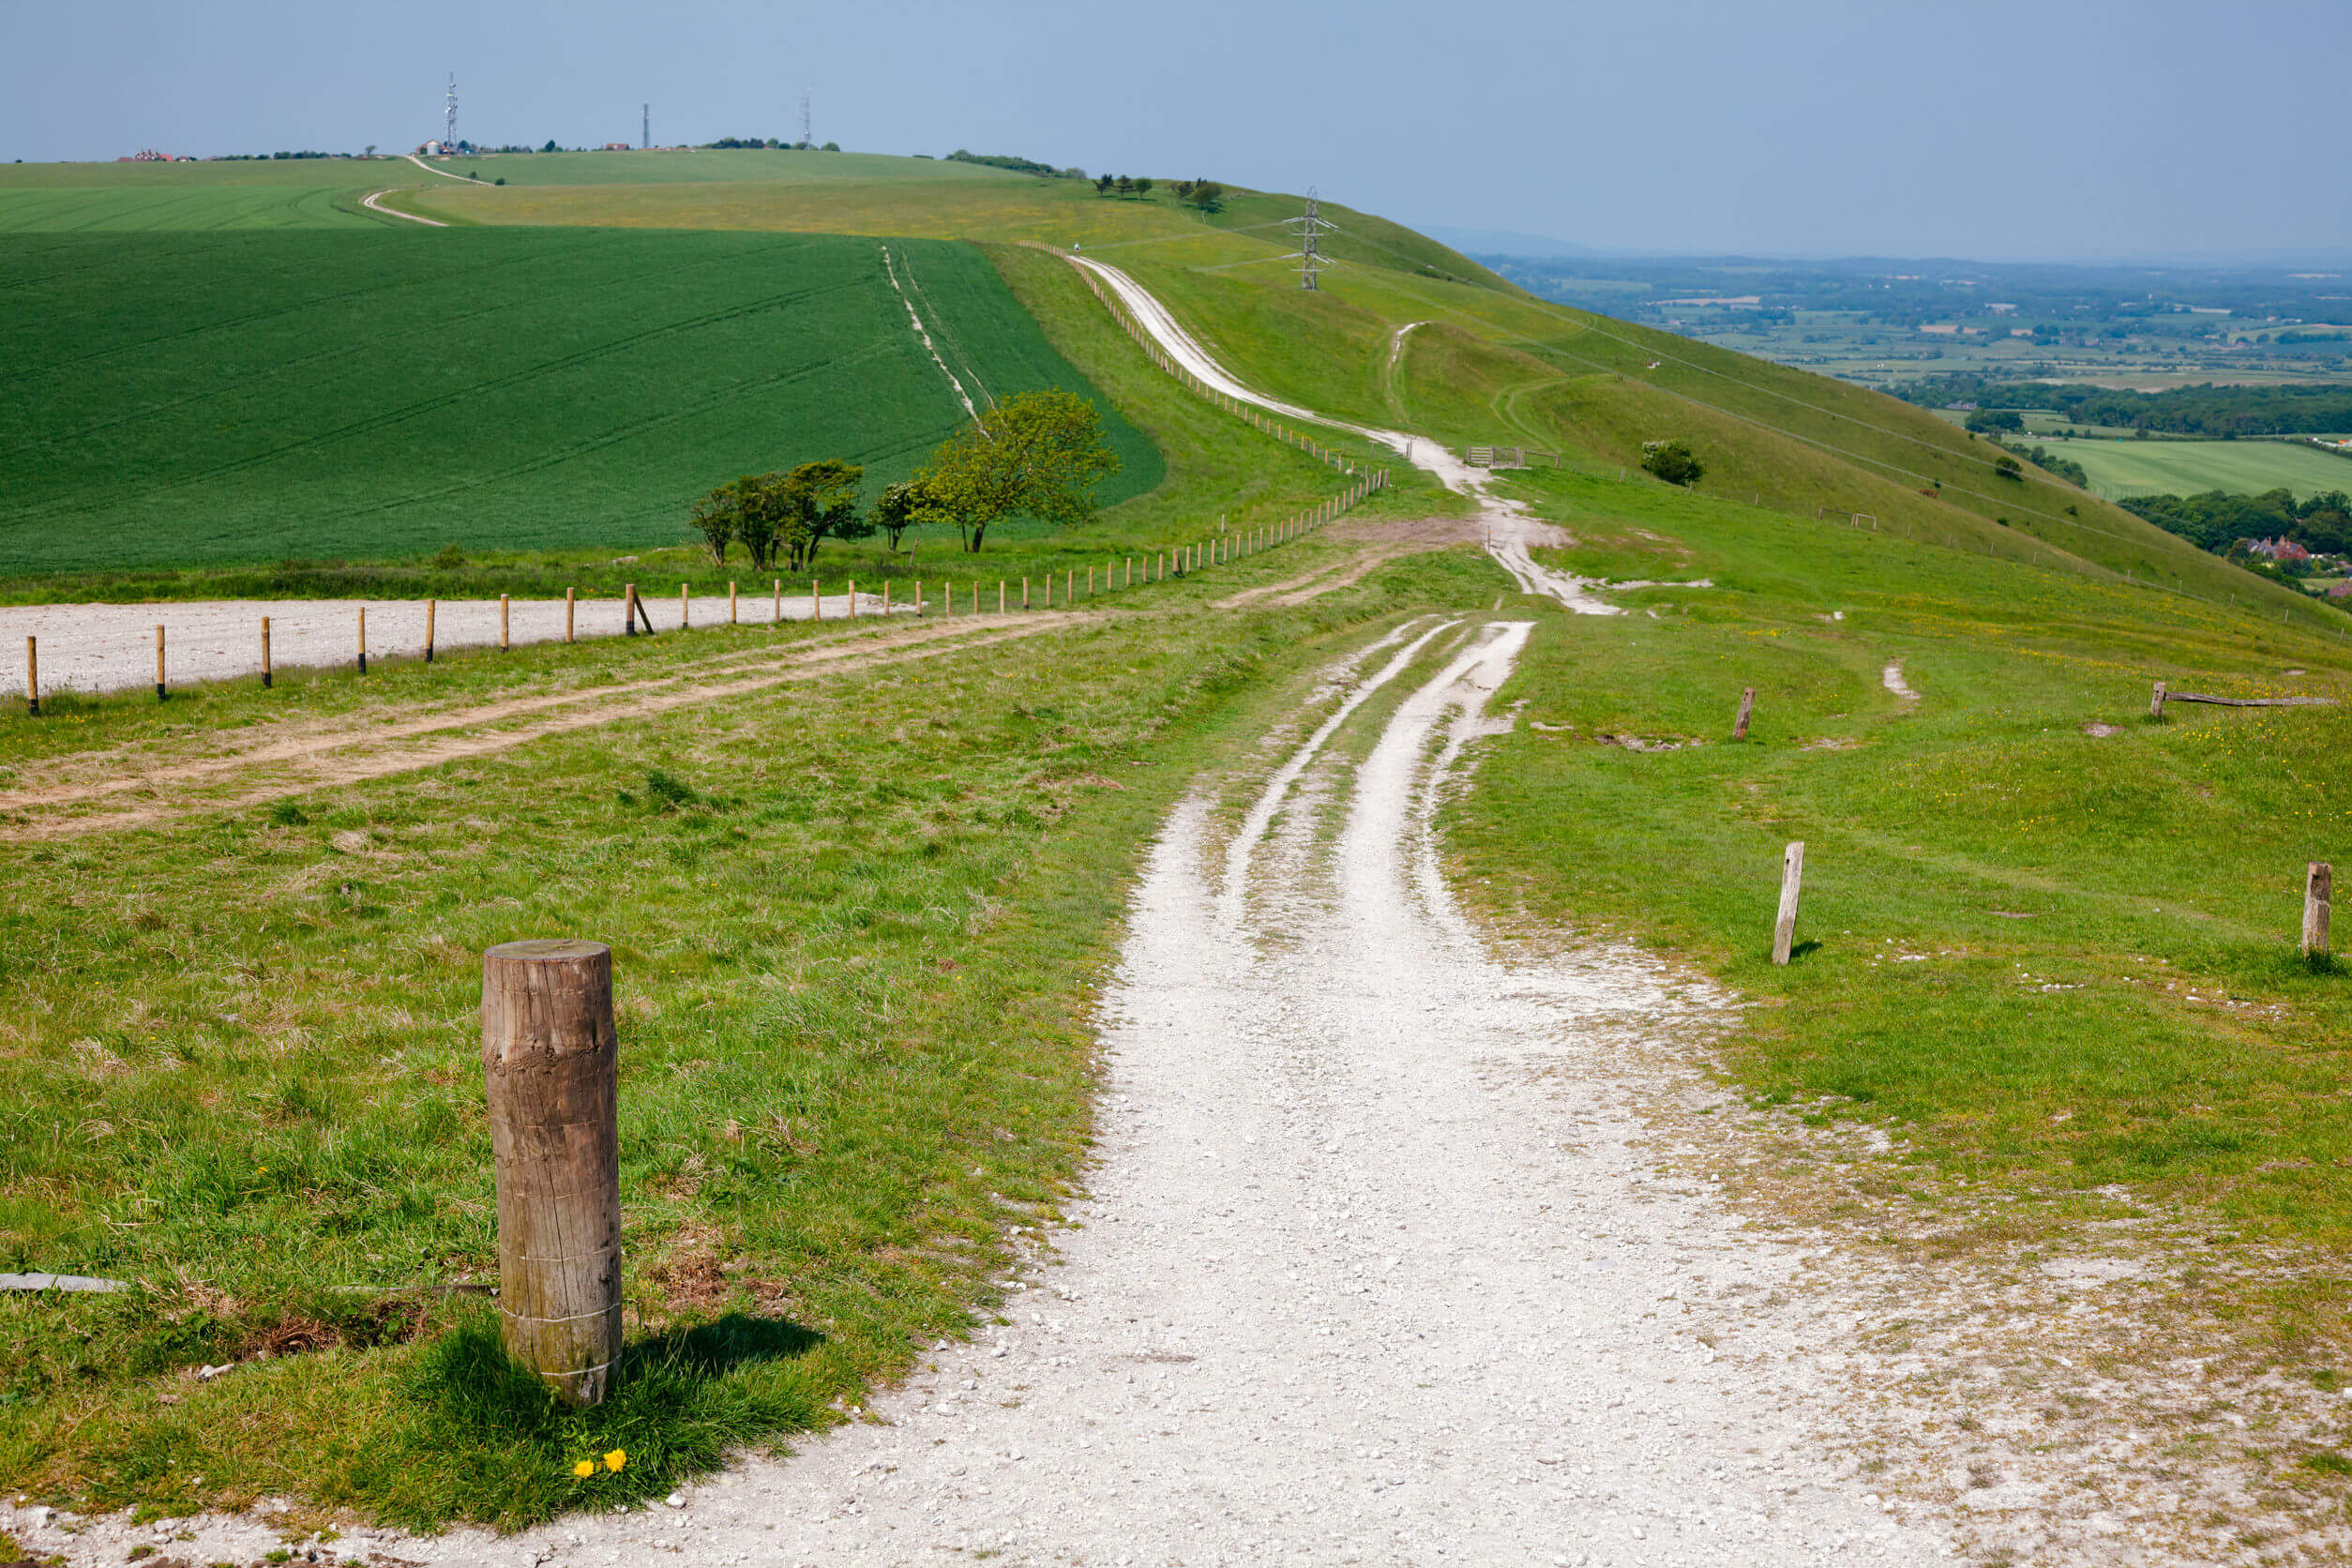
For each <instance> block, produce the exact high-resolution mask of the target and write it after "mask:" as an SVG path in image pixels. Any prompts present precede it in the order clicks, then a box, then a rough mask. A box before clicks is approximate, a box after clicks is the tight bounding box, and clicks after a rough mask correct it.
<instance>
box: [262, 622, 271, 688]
mask: <svg viewBox="0 0 2352 1568" xmlns="http://www.w3.org/2000/svg"><path fill="white" fill-rule="evenodd" d="M269 678H270V676H269V617H268V616H266V615H264V616H263V617H262V689H263V690H264V691H267V690H268V689H269Z"/></svg>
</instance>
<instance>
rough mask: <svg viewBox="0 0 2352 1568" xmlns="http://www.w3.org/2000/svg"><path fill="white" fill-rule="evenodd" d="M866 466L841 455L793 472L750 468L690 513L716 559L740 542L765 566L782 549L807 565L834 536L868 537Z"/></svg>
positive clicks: (790, 561)
mask: <svg viewBox="0 0 2352 1568" xmlns="http://www.w3.org/2000/svg"><path fill="white" fill-rule="evenodd" d="M865 477H866V470H865V469H863V468H861V467H859V466H858V465H857V464H856V463H852V462H843V461H842V460H839V459H838V458H824V459H822V460H818V461H816V462H805V463H802V464H801V465H800V466H799V467H798V468H795V469H793V470H792V472H791V473H789V474H786V473H769V474H746V475H744V476H743V477H742V478H740V479H736V480H733V481H732V482H731V483H728V484H724V485H721V486H719V487H718V488H717V489H716V490H713V491H711V492H710V493H709V494H708V495H706V496H704V497H702V499H701V500H700V501H698V502H696V503H695V504H694V510H693V512H692V513H691V514H690V515H689V517H688V521H689V522H690V523H691V524H692V525H693V528H694V531H695V532H696V533H698V534H700V535H702V543H703V546H704V548H706V549H707V550H710V552H711V561H712V564H713V565H725V564H726V561H727V547H728V546H729V545H731V544H739V545H741V546H743V548H744V553H746V555H749V556H750V557H751V564H752V565H754V566H756V567H758V568H759V569H760V570H761V571H767V570H769V569H770V568H772V567H773V566H774V565H776V557H777V555H778V554H781V555H782V556H783V557H784V560H785V564H786V565H788V566H791V567H793V568H798V567H800V566H803V565H807V563H808V561H809V558H810V557H812V556H814V555H815V554H816V553H817V547H818V546H819V545H821V544H822V543H823V542H824V541H825V540H826V539H828V538H840V539H854V538H863V537H865V536H866V535H868V534H871V533H872V532H873V531H874V525H873V524H872V523H870V522H867V521H866V520H863V519H861V518H860V517H859V516H858V511H857V488H858V485H859V484H860V483H861V482H862V481H863V480H864V479H865Z"/></svg>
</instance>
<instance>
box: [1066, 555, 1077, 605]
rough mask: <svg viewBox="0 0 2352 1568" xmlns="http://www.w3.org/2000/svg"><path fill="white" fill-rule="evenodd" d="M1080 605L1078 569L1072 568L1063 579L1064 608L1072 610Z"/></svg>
mask: <svg viewBox="0 0 2352 1568" xmlns="http://www.w3.org/2000/svg"><path fill="white" fill-rule="evenodd" d="M1077 604H1078V568H1077V567H1076V566H1072V567H1071V568H1070V569H1069V570H1068V571H1067V572H1064V573H1063V577H1062V608H1063V609H1064V610H1070V609H1073V608H1075V607H1076V606H1077Z"/></svg>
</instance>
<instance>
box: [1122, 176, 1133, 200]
mask: <svg viewBox="0 0 2352 1568" xmlns="http://www.w3.org/2000/svg"><path fill="white" fill-rule="evenodd" d="M1119 194H1120V195H1122V196H1132V195H1134V194H1135V181H1133V180H1131V179H1129V178H1127V176H1126V175H1124V174H1122V175H1120V176H1119Z"/></svg>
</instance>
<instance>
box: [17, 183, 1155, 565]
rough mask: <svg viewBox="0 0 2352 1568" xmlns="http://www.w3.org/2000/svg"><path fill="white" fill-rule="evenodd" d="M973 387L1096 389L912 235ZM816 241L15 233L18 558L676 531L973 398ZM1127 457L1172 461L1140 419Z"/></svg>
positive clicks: (219, 555) (84, 560)
mask: <svg viewBox="0 0 2352 1568" xmlns="http://www.w3.org/2000/svg"><path fill="white" fill-rule="evenodd" d="M889 245H890V249H892V252H893V254H894V255H896V256H897V258H898V262H899V267H900V273H901V282H902V283H904V284H905V285H906V286H907V287H908V288H909V290H910V292H911V293H912V294H913V296H914V298H915V300H916V302H917V304H918V306H919V307H920V309H922V311H923V314H924V316H925V318H926V319H927V321H929V322H932V323H934V324H935V328H934V333H933V336H934V338H935V339H936V341H937V342H938V344H939V347H940V350H941V352H942V354H944V355H945V356H946V357H947V359H948V362H949V363H950V364H951V365H954V366H955V367H957V374H958V375H959V376H961V377H963V378H964V379H965V380H966V381H967V384H969V385H970V386H971V387H972V395H973V396H975V397H978V396H980V395H982V394H983V393H984V392H985V393H990V394H996V395H1000V396H1001V395H1003V394H1005V393H1008V392H1015V391H1020V390H1025V389H1031V388H1037V387H1045V386H1063V387H1068V388H1071V389H1073V390H1077V391H1080V392H1090V393H1091V390H1092V389H1091V387H1090V386H1089V384H1088V383H1087V381H1086V379H1085V378H1084V377H1083V376H1081V375H1080V374H1079V373H1078V371H1077V370H1076V369H1074V368H1072V367H1071V365H1070V364H1069V363H1068V361H1067V360H1065V359H1064V358H1063V356H1062V355H1061V354H1058V353H1056V352H1055V351H1054V350H1053V348H1052V347H1051V346H1050V345H1049V344H1048V342H1047V340H1046V339H1045V338H1044V336H1043V335H1042V334H1041V333H1040V331H1039V329H1038V327H1037V324H1036V323H1035V321H1034V320H1033V318H1032V317H1031V316H1029V315H1028V314H1027V313H1026V312H1024V311H1023V310H1022V309H1021V308H1020V306H1019V305H1018V303H1017V302H1016V301H1015V299H1014V298H1013V296H1012V294H1010V293H1009V292H1008V291H1007V290H1006V289H1005V287H1004V285H1003V280H1002V279H1000V278H999V276H998V274H997V273H996V271H995V269H994V268H993V267H992V266H991V265H990V264H989V263H988V260H987V259H986V258H985V257H984V256H983V255H982V254H981V253H980V252H979V251H978V250H976V249H973V248H972V247H970V246H963V245H953V244H942V243H937V242H929V241H893V242H889ZM883 249H884V242H881V241H875V240H856V239H846V238H835V237H830V236H814V235H779V234H757V235H752V234H616V233H603V234H597V233H585V232H580V231H566V232H553V233H550V232H537V233H528V232H491V231H473V230H469V231H464V232H458V233H448V234H442V233H434V232H429V231H422V230H418V231H415V232H393V231H388V230H386V231H381V232H375V233H368V234H309V233H296V232H287V233H275V234H219V235H209V234H208V235H164V234H145V235H121V236H103V237H100V236H81V235H76V236H53V235H41V236H31V235H27V236H19V237H18V238H16V239H14V240H11V241H8V242H7V243H6V244H5V246H0V288H5V289H6V290H7V292H8V297H9V298H11V299H12V300H13V301H15V302H17V303H18V305H19V307H20V308H19V309H14V310H12V311H10V312H9V314H8V317H7V318H6V320H5V323H4V324H0V385H5V387H6V389H7V392H8V400H7V403H6V407H5V412H0V466H4V467H5V472H6V473H7V474H8V486H7V487H6V490H5V492H0V570H7V571H12V572H26V571H61V570H68V569H78V568H91V567H121V566H126V565H188V564H204V563H234V562H254V561H270V560H277V559H279V558H281V557H285V556H302V557H311V558H318V557H359V558H365V557H405V556H415V555H420V554H425V553H430V551H431V550H435V549H437V548H439V547H440V546H442V545H445V544H455V545H458V546H460V547H462V548H467V549H506V550H515V549H555V548H564V547H570V546H581V545H596V546H599V547H612V548H627V547H631V546H650V545H660V544H667V543H671V542H672V541H675V540H676V539H678V538H679V537H680V536H681V534H682V532H683V529H684V523H685V518H686V508H687V506H688V505H690V503H691V502H692V501H693V499H694V497H695V496H697V495H698V494H700V493H701V492H702V491H703V490H707V489H708V488H710V487H711V486H712V485H714V484H716V483H718V482H720V481H722V480H725V479H729V478H731V477H733V476H734V475H738V474H743V473H747V472H754V471H759V470H764V469H771V468H776V467H781V466H787V465H790V464H792V463H794V462H801V461H807V460H810V459H814V458H820V457H835V456H838V457H844V458H848V459H850V460H853V461H857V462H862V463H865V464H867V468H868V483H869V486H878V485H879V484H881V483H882V482H883V481H886V480H892V479H897V478H902V477H904V476H905V475H907V474H908V473H909V472H911V471H912V468H913V467H914V466H915V464H916V463H917V462H918V461H919V460H921V459H922V457H923V456H924V455H925V454H926V453H927V452H928V450H929V449H930V448H931V447H932V446H933V445H936V444H937V443H938V442H939V441H940V440H942V438H943V437H945V436H946V435H947V434H948V433H949V432H950V431H951V430H953V429H954V428H955V427H956V425H957V423H958V422H959V421H960V420H961V419H962V418H963V410H962V407H961V405H960V404H959V403H958V401H957V399H956V397H955V394H954V393H953V391H952V390H951V389H950V387H949V385H948V384H947V381H946V379H945V377H944V376H943V375H942V373H941V370H940V369H939V367H938V366H937V365H935V364H934V363H933V362H932V360H931V358H930V356H929V355H928V354H927V353H926V351H925V350H924V348H923V345H922V344H921V342H920V341H919V340H918V339H916V338H915V336H914V334H913V331H912V327H911V326H910V324H909V322H908V317H907V305H906V303H905V302H904V301H903V300H902V299H901V297H900V295H899V294H898V293H897V291H896V290H894V288H893V287H892V284H891V282H890V279H889V277H888V275H887V273H886V272H885V269H884V265H883V261H882V255H883ZM1107 412H1108V414H1109V419H1108V423H1109V427H1110V430H1111V436H1112V445H1113V446H1114V448H1115V449H1116V450H1117V451H1118V452H1119V454H1120V457H1121V459H1122V461H1123V468H1122V471H1121V472H1120V474H1119V475H1117V476H1116V477H1115V478H1114V479H1112V480H1110V481H1108V482H1107V484H1106V486H1105V489H1104V491H1103V495H1104V498H1105V499H1106V500H1108V501H1116V500H1118V499H1120V498H1123V497H1126V496H1133V495H1137V494H1139V493H1141V492H1143V491H1146V490H1150V489H1152V488H1153V486H1154V485H1156V484H1157V483H1158V482H1159V479H1160V475H1161V473H1162V465H1161V461H1160V459H1159V456H1158V454H1157V453H1156V451H1155V450H1154V449H1153V446H1152V445H1151V444H1150V443H1149V442H1148V441H1146V440H1145V439H1144V438H1143V437H1142V436H1141V435H1139V434H1138V432H1137V431H1136V430H1134V429H1133V428H1132V427H1131V426H1129V425H1128V424H1127V423H1126V422H1125V421H1124V420H1123V419H1122V418H1121V417H1119V416H1118V415H1117V414H1116V411H1107Z"/></svg>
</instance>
